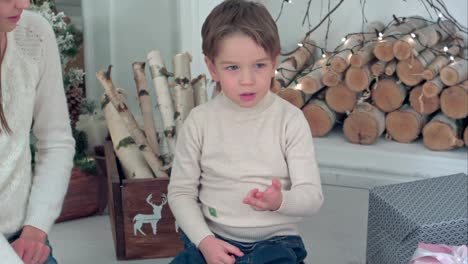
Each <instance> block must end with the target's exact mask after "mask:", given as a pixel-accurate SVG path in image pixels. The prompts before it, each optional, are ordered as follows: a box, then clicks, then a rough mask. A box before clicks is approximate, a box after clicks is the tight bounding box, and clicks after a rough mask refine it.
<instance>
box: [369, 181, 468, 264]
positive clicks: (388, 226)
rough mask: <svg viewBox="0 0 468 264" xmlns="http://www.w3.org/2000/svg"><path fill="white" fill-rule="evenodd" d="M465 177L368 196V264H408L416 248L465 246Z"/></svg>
mask: <svg viewBox="0 0 468 264" xmlns="http://www.w3.org/2000/svg"><path fill="white" fill-rule="evenodd" d="M467 195H468V175H466V174H457V175H450V176H444V177H437V178H431V179H425V180H421V181H414V182H407V183H401V184H394V185H387V186H380V187H376V188H374V189H372V190H371V191H370V192H369V216H368V227H367V253H366V255H367V263H368V264H407V263H408V262H409V261H410V260H411V257H412V255H413V253H414V252H415V250H416V248H417V246H418V243H419V242H424V243H429V244H445V245H453V246H457V245H458V246H459V245H466V244H468V197H467Z"/></svg>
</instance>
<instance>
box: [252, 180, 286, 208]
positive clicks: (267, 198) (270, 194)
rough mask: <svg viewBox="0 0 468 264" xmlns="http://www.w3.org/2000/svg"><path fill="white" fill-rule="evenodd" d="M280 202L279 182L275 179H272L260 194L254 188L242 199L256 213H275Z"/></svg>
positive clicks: (281, 194)
mask: <svg viewBox="0 0 468 264" xmlns="http://www.w3.org/2000/svg"><path fill="white" fill-rule="evenodd" d="M282 202H283V193H282V192H281V182H280V181H279V180H277V179H274V180H273V181H272V182H271V185H270V186H268V187H267V188H266V190H265V191H263V192H261V191H259V190H258V189H257V188H255V189H253V190H251V191H250V192H249V193H248V194H247V196H246V197H245V198H244V203H245V204H248V205H250V207H252V209H254V210H257V211H267V210H268V211H276V210H278V209H279V208H280V206H281V203H282Z"/></svg>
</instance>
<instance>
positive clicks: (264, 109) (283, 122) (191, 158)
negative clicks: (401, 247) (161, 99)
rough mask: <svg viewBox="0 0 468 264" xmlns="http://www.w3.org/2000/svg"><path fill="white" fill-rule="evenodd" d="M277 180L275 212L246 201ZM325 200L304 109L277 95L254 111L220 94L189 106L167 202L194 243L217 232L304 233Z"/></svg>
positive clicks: (251, 235) (242, 236)
mask: <svg viewBox="0 0 468 264" xmlns="http://www.w3.org/2000/svg"><path fill="white" fill-rule="evenodd" d="M274 178H278V179H279V180H280V181H281V183H282V186H283V202H282V205H281V207H280V208H279V209H278V210H277V211H273V212H272V211H255V210H253V209H252V208H251V207H250V206H249V205H246V204H244V203H243V198H244V197H245V196H246V195H247V193H248V192H249V191H250V190H251V189H254V188H258V189H259V190H260V191H263V190H265V188H266V187H267V186H269V185H270V184H271V181H272V179H274ZM322 202H323V196H322V188H321V184H320V176H319V171H318V167H317V161H316V159H315V153H314V145H313V141H312V135H311V132H310V129H309V126H308V123H307V121H306V119H305V118H304V115H303V114H302V112H301V111H300V110H299V109H298V108H296V107H294V106H292V105H291V104H289V103H288V102H286V101H285V100H283V99H281V98H280V97H278V96H276V95H274V94H272V93H268V94H267V95H266V96H265V98H263V99H262V100H261V101H260V102H259V104H258V105H256V106H255V107H253V108H242V107H240V106H238V105H236V104H235V103H233V102H232V101H231V100H230V99H229V98H227V97H225V96H224V95H223V94H220V95H218V96H217V97H216V98H214V99H213V100H211V101H209V102H208V103H206V104H203V105H201V106H199V107H197V108H195V109H193V110H192V111H191V113H190V115H189V117H188V118H187V120H186V121H185V124H184V128H183V129H182V131H181V132H180V133H179V135H178V141H177V146H176V153H175V160H174V164H173V169H172V174H171V180H170V184H169V204H170V207H171V209H172V212H173V213H174V216H175V217H176V220H177V222H178V224H179V226H180V227H181V228H182V230H183V231H184V232H185V233H186V234H187V236H188V237H189V238H190V240H191V241H192V242H193V243H195V245H197V246H198V244H199V243H200V241H201V240H202V239H203V238H205V237H206V236H208V235H211V234H213V232H214V233H216V234H219V235H221V236H223V237H226V238H230V239H233V240H236V241H242V242H254V241H259V240H263V239H267V238H270V237H273V236H277V235H298V230H297V225H296V224H297V222H299V221H300V220H301V217H303V216H306V215H311V214H313V213H314V212H316V211H317V210H318V209H319V208H320V206H321V205H322Z"/></svg>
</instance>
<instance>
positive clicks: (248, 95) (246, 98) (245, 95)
mask: <svg viewBox="0 0 468 264" xmlns="http://www.w3.org/2000/svg"><path fill="white" fill-rule="evenodd" d="M255 96H256V93H241V94H240V98H241V100H242V101H252V100H254V99H255Z"/></svg>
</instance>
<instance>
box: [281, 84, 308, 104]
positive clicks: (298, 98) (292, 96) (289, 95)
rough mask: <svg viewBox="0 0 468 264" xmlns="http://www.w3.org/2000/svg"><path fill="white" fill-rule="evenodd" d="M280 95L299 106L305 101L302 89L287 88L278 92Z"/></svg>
mask: <svg viewBox="0 0 468 264" xmlns="http://www.w3.org/2000/svg"><path fill="white" fill-rule="evenodd" d="M278 96H279V97H281V98H283V99H284V100H286V101H288V102H290V103H291V104H292V105H294V106H295V107H297V108H301V107H302V106H303V105H304V103H305V102H304V96H303V95H302V92H301V91H300V90H296V89H292V88H285V89H282V90H281V91H279V92H278Z"/></svg>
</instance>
